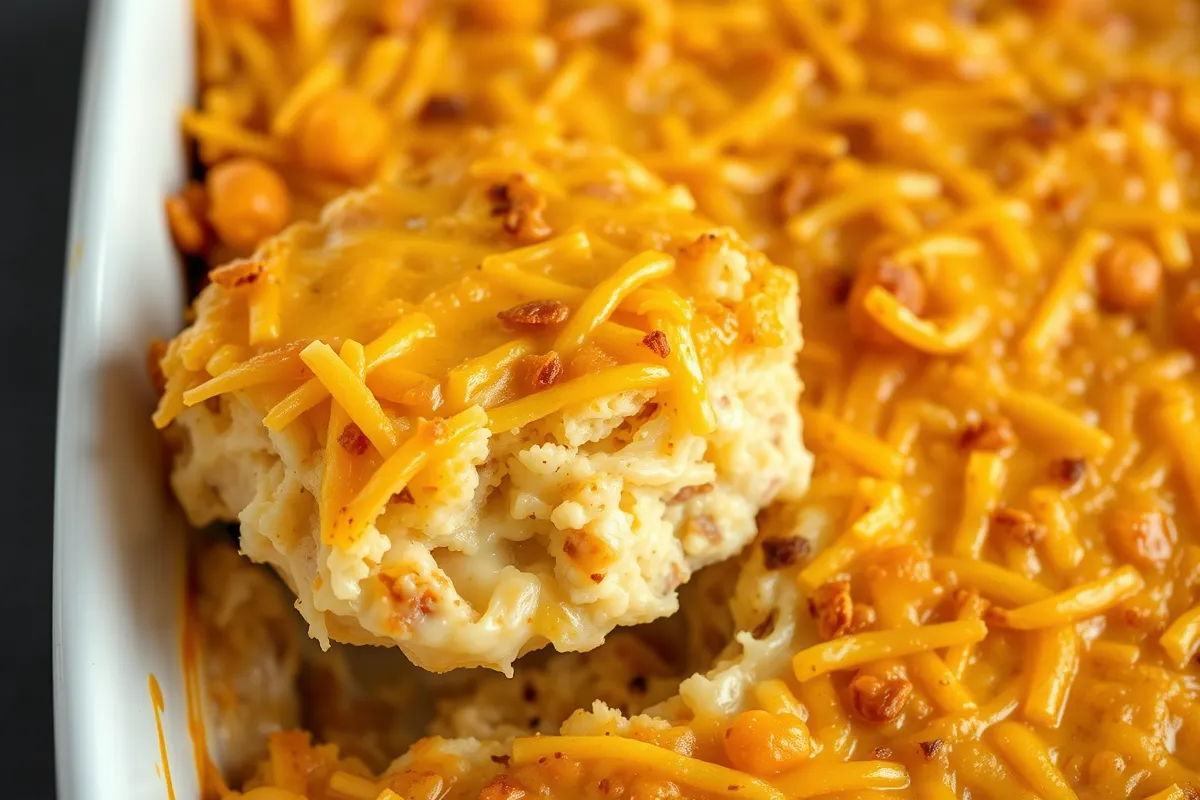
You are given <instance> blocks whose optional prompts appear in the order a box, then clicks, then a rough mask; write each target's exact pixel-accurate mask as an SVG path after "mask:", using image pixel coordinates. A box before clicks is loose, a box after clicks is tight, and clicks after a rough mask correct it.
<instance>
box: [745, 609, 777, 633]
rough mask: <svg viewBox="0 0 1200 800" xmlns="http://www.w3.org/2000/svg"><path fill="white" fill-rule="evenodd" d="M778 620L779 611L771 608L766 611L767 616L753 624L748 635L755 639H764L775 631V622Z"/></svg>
mask: <svg viewBox="0 0 1200 800" xmlns="http://www.w3.org/2000/svg"><path fill="white" fill-rule="evenodd" d="M778 621H779V612H778V611H776V610H775V609H773V608H772V609H771V610H770V611H768V612H767V616H765V617H763V621H762V622H760V623H758V624H757V625H755V626H754V630H752V631H750V635H751V636H753V637H754V638H755V639H765V638H767V637H768V636H770V635H771V634H772V633H774V632H775V623H776V622H778Z"/></svg>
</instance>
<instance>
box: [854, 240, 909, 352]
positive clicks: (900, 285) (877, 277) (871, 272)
mask: <svg viewBox="0 0 1200 800" xmlns="http://www.w3.org/2000/svg"><path fill="white" fill-rule="evenodd" d="M876 286H879V287H880V288H882V289H883V290H884V291H886V292H888V293H889V294H891V295H892V296H893V297H895V298H896V300H897V301H898V302H899V303H900V305H902V306H904V307H905V308H907V309H908V310H909V311H911V312H912V313H913V314H916V315H917V316H920V315H921V314H922V313H923V312H924V311H925V302H926V296H927V289H926V287H925V279H924V278H922V277H921V273H919V272H918V271H917V269H916V267H914V266H912V265H909V264H901V263H899V262H897V261H896V260H895V259H893V258H892V257H891V255H890V254H888V253H883V254H881V255H874V256H870V257H867V258H866V259H864V263H863V264H862V265H861V266H860V267H859V270H858V274H857V275H856V276H855V279H854V285H853V286H852V287H851V289H850V298H849V300H848V301H847V303H848V308H849V313H850V330H851V331H852V332H853V333H854V335H855V336H857V337H858V338H859V339H861V340H863V341H864V342H866V343H867V344H871V345H874V346H876V347H890V346H892V345H893V344H895V342H896V340H895V337H893V336H892V335H891V334H890V333H888V332H887V331H885V330H884V329H883V328H881V327H879V324H878V323H877V322H876V321H875V319H874V318H873V317H872V316H871V315H870V314H869V313H867V310H866V307H865V305H864V301H865V300H866V297H867V293H868V292H869V291H871V289H873V288H874V287H876Z"/></svg>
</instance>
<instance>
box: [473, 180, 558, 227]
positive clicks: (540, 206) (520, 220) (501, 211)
mask: <svg viewBox="0 0 1200 800" xmlns="http://www.w3.org/2000/svg"><path fill="white" fill-rule="evenodd" d="M488 199H489V200H491V202H492V216H493V217H503V220H502V225H503V226H504V230H505V232H507V233H508V234H510V235H511V236H512V237H513V238H514V239H515V240H516V241H517V243H518V244H536V243H538V242H540V241H542V240H544V239H545V238H546V237H548V236H549V235H550V234H551V233H552V232H553V231H552V230H551V228H550V226H549V225H548V224H546V220H545V218H543V217H542V212H543V211H545V210H546V198H545V196H543V195H542V193H541V192H539V191H538V190H537V189H536V188H535V187H534V186H533V184H531V183H530V182H529V179H528V178H526V177H525V176H524V175H521V174H519V173H518V174H515V175H512V176H510V177H509V179H508V180H507V181H506V182H505V183H497V184H494V185H493V186H492V187H491V188H490V189H488Z"/></svg>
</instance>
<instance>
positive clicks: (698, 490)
mask: <svg viewBox="0 0 1200 800" xmlns="http://www.w3.org/2000/svg"><path fill="white" fill-rule="evenodd" d="M712 490H713V484H711V483H701V484H697V485H696V486H685V487H683V488H682V489H680V490H679V491H678V492H676V493H675V496H674V497H672V498H671V499H670V500H668V501H667V502H669V503H686V502H687V501H688V500H691V499H692V498H693V497H696V496H698V495H702V494H708V493H709V492H711V491H712Z"/></svg>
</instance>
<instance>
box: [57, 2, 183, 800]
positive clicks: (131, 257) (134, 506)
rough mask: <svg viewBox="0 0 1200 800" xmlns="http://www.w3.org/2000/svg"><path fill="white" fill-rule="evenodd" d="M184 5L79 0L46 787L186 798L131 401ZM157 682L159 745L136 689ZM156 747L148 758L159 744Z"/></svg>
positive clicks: (155, 304)
mask: <svg viewBox="0 0 1200 800" xmlns="http://www.w3.org/2000/svg"><path fill="white" fill-rule="evenodd" d="M190 17H191V15H190V12H189V10H188V5H187V4H186V3H144V2H137V1H136V0H102V1H101V2H98V3H95V4H93V7H92V19H91V30H90V32H89V43H88V52H87V55H86V61H85V63H86V70H87V72H86V76H85V80H84V84H83V86H84V88H83V95H82V104H81V109H80V110H81V113H80V117H79V118H80V126H79V131H78V140H77V150H76V156H75V180H74V187H73V197H72V203H71V224H70V231H69V238H68V262H67V279H66V292H65V304H64V314H63V338H62V360H61V375H60V380H59V385H60V387H61V393H60V409H59V422H58V444H57V466H56V475H55V482H56V496H55V512H54V530H55V552H54V616H53V620H54V622H53V625H54V690H55V732H56V750H57V771H58V791H59V796H60V797H63V798H73V797H85V796H86V797H91V798H156V799H157V798H162V797H165V796H168V795H169V792H170V788H169V785H168V784H167V783H165V781H166V779H167V771H168V766H169V772H170V782H171V784H173V787H174V791H175V792H176V793H177V795H178V796H179V797H193V796H195V794H196V792H195V788H194V787H195V785H196V776H195V770H194V767H193V765H192V759H191V755H190V754H191V745H190V743H189V741H188V735H187V727H186V714H185V710H186V703H185V695H184V690H183V672H182V671H181V669H180V647H179V644H180V641H181V638H180V623H181V619H182V614H181V601H182V598H183V596H184V595H183V592H182V588H183V583H182V582H183V578H184V574H185V573H184V560H183V542H184V539H183V537H182V536H181V535H174V534H177V533H180V532H181V531H182V525H183V522H182V519H181V516H180V514H179V513H178V510H177V509H176V508H174V507H173V505H172V503H171V501H170V499H169V496H168V494H167V493H166V492H165V491H164V490H163V480H164V479H163V470H162V459H161V458H160V457H159V443H158V440H157V438H156V436H155V434H154V431H153V429H152V428H151V427H150V426H149V425H148V424H147V423H146V415H147V414H148V413H149V411H150V409H151V408H152V407H153V402H154V398H153V392H152V390H151V387H150V384H149V381H148V380H147V378H146V370H145V366H144V364H145V347H146V342H147V341H148V340H149V339H150V338H151V337H154V336H165V335H170V334H171V333H173V332H174V331H175V330H177V329H178V327H179V324H180V309H181V308H182V302H181V300H182V297H183V280H182V271H181V270H180V271H176V270H172V269H169V268H168V269H164V268H163V266H164V265H166V264H172V263H175V257H174V255H173V253H172V249H171V243H170V237H169V235H168V233H167V230H166V225H165V223H164V221H163V220H162V215H161V213H160V209H161V203H162V197H163V195H164V194H165V193H166V192H168V191H169V190H170V189H171V188H172V187H174V186H176V185H178V183H179V182H180V181H181V179H182V178H183V176H184V175H185V173H186V162H185V153H184V151H183V148H182V147H180V141H179V136H178V133H177V127H176V120H177V115H178V110H179V108H180V107H182V106H183V105H184V104H185V103H186V102H187V101H188V99H189V97H190V95H191V93H192V68H191V63H192V62H191V55H190V54H191V49H192V45H191V42H192V37H191V30H190V25H191V19H190ZM151 675H153V676H154V677H155V679H156V680H157V682H158V684H159V685H160V687H161V690H162V696H163V699H164V708H165V710H164V711H163V712H162V729H161V732H162V747H161V748H160V735H159V731H158V729H157V728H156V725H155V710H154V706H153V705H152V703H151V696H150V690H149V685H148V684H149V680H150V676H151ZM164 754H166V755H167V756H168V760H167V761H166V762H164V761H163V755H164Z"/></svg>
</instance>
